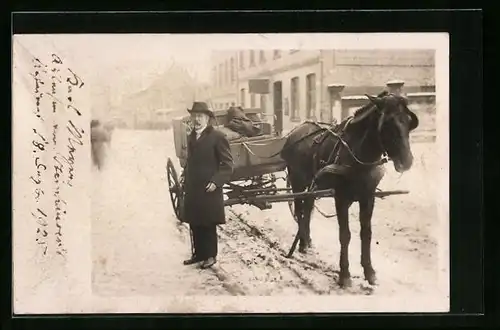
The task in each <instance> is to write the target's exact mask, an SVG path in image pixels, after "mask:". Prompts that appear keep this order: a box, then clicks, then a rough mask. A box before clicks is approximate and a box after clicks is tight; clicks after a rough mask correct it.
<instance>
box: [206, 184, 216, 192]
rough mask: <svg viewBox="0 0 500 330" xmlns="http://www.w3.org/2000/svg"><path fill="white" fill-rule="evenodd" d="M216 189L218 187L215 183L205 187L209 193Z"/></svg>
mask: <svg viewBox="0 0 500 330" xmlns="http://www.w3.org/2000/svg"><path fill="white" fill-rule="evenodd" d="M215 189H217V186H216V185H215V183H213V182H209V183H208V184H207V186H206V187H205V190H206V191H207V192H212V191H214V190H215Z"/></svg>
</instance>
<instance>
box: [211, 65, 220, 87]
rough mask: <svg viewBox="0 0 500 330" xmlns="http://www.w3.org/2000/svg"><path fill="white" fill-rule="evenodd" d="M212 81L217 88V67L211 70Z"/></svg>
mask: <svg viewBox="0 0 500 330" xmlns="http://www.w3.org/2000/svg"><path fill="white" fill-rule="evenodd" d="M212 81H213V84H214V85H215V86H219V79H218V77H217V66H214V67H213V68H212Z"/></svg>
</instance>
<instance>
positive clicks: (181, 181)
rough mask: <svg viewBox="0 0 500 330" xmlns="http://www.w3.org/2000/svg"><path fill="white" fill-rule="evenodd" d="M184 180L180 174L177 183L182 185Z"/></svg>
mask: <svg viewBox="0 0 500 330" xmlns="http://www.w3.org/2000/svg"><path fill="white" fill-rule="evenodd" d="M184 181H185V179H184V176H181V177H180V178H179V184H180V185H181V186H183V185H184Z"/></svg>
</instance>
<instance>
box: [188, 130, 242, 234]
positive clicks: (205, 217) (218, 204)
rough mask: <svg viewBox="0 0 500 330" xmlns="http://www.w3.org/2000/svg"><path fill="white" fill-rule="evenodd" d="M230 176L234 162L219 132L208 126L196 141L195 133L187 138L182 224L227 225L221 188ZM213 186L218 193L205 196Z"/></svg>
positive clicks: (225, 140) (226, 142)
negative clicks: (211, 184)
mask: <svg viewBox="0 0 500 330" xmlns="http://www.w3.org/2000/svg"><path fill="white" fill-rule="evenodd" d="M232 172H233V158H232V156H231V149H230V146H229V141H228V140H227V139H226V137H225V135H224V134H223V133H222V132H219V131H217V130H215V129H214V128H213V127H212V126H210V125H209V126H207V128H205V130H204V131H203V132H202V133H201V136H200V137H199V138H198V140H197V139H196V132H195V131H194V130H193V132H192V133H191V134H190V135H189V137H188V156H187V162H186V165H185V167H184V172H183V176H184V192H185V195H184V215H183V221H184V222H187V223H189V224H192V225H204V224H223V223H225V222H226V219H225V212H224V199H223V192H222V186H223V185H224V184H225V183H227V182H228V181H229V180H230V178H231V175H232ZM209 182H213V183H214V184H215V185H216V186H217V189H215V190H214V191H213V192H207V191H206V189H205V188H206V186H207V184H208V183H209Z"/></svg>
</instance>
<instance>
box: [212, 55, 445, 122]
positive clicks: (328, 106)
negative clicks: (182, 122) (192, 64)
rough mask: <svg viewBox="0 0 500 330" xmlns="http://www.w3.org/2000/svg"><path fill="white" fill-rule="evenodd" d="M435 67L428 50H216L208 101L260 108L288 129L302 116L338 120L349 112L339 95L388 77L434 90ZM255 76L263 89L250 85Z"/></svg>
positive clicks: (409, 87) (375, 86) (379, 84)
mask: <svg viewBox="0 0 500 330" xmlns="http://www.w3.org/2000/svg"><path fill="white" fill-rule="evenodd" d="M434 68H435V66H434V51H433V50H392V49H391V50H295V49H291V50H283V49H282V50H278V49H277V50H240V51H219V52H214V53H213V56H212V86H211V87H212V88H211V91H212V93H211V101H212V106H213V107H214V108H215V109H224V108H228V107H229V106H230V105H233V104H236V105H241V106H242V107H244V108H262V109H264V111H265V113H266V117H267V118H274V120H275V121H276V120H278V121H281V122H282V125H283V128H284V129H285V130H287V129H289V128H290V127H293V126H295V125H296V123H298V122H301V121H304V120H307V119H311V120H320V121H325V122H330V121H331V120H332V119H334V118H335V119H336V120H341V119H343V118H345V117H346V116H347V115H349V114H350V112H351V111H350V110H349V109H348V110H345V107H343V106H342V105H343V103H345V102H343V101H342V100H343V98H344V99H355V98H357V97H359V96H362V95H364V94H372V95H376V94H378V93H380V92H382V90H384V89H386V83H387V81H389V80H393V79H400V80H403V81H404V82H405V87H404V90H405V92H407V93H413V92H434V90H435V89H434V84H435V83H434V76H435V72H434ZM255 80H259V81H265V82H266V85H267V87H266V88H267V90H266V91H259V93H256V92H255V90H251V88H250V87H251V85H252V84H251V82H252V81H255ZM335 86H338V87H335ZM347 103H349V102H347Z"/></svg>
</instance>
